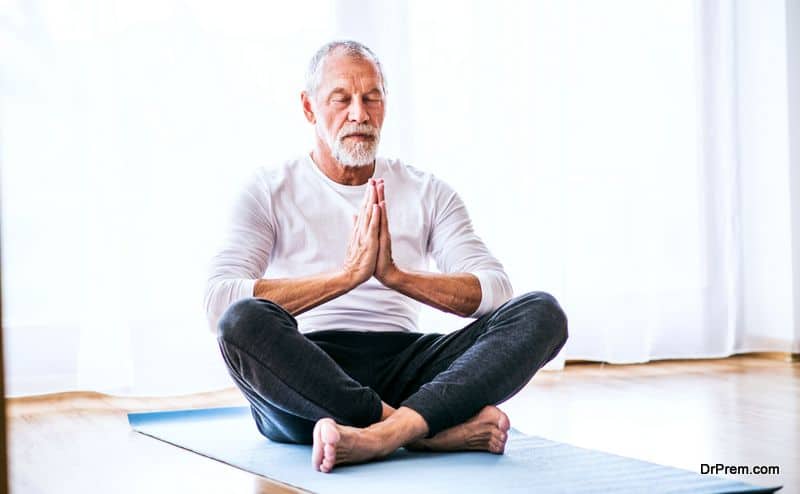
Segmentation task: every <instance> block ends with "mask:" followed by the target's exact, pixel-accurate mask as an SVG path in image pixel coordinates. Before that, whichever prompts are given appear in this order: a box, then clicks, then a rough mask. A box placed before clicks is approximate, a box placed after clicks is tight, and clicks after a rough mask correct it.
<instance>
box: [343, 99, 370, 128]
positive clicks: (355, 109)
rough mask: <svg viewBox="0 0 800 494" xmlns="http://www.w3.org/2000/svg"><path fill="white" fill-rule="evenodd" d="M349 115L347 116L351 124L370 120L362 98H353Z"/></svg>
mask: <svg viewBox="0 0 800 494" xmlns="http://www.w3.org/2000/svg"><path fill="white" fill-rule="evenodd" d="M349 110H350V111H349V113H348V115H347V119H348V120H349V121H351V122H355V123H364V122H366V121H367V120H369V113H367V109H366V107H365V106H364V102H363V101H361V98H353V99H352V100H351V102H350V108H349Z"/></svg>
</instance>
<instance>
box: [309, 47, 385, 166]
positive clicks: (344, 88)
mask: <svg viewBox="0 0 800 494" xmlns="http://www.w3.org/2000/svg"><path fill="white" fill-rule="evenodd" d="M385 97H386V81H385V79H384V77H383V70H382V68H381V64H380V61H378V58H377V57H376V56H375V54H374V53H372V51H371V50H370V49H369V48H367V47H366V46H364V45H362V44H361V43H358V42H356V41H333V42H330V43H328V44H326V45H325V46H323V47H322V48H320V49H319V50H318V51H317V53H316V54H315V55H314V57H313V58H312V59H311V63H310V64H309V67H308V72H307V74H306V87H305V90H304V91H303V93H302V101H303V111H304V113H305V115H306V118H307V119H308V121H309V122H311V123H313V124H314V125H315V127H316V133H317V141H318V142H317V144H318V147H319V148H321V150H322V151H323V152H329V153H330V155H331V156H332V157H333V158H334V159H335V160H336V161H338V162H339V163H341V164H342V165H344V166H347V167H358V166H368V165H371V164H372V162H373V161H374V160H375V155H376V153H377V150H378V142H379V141H380V131H381V126H382V125H383V116H384V110H385Z"/></svg>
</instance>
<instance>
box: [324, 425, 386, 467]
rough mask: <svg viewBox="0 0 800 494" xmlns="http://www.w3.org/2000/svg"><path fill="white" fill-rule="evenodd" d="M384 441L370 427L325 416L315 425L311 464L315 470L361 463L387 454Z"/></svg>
mask: <svg viewBox="0 0 800 494" xmlns="http://www.w3.org/2000/svg"><path fill="white" fill-rule="evenodd" d="M387 454H389V452H386V451H384V448H382V447H381V441H380V439H379V438H378V437H376V435H375V434H371V433H370V431H369V430H367V429H359V428H356V427H348V426H344V425H339V424H337V423H336V422H334V420H333V419H330V418H324V419H320V420H318V421H317V423H316V425H315V426H314V446H313V447H312V450H311V465H312V466H313V467H314V469H315V470H319V471H320V472H324V473H328V472H330V471H331V470H333V467H334V466H335V465H340V464H344V463H361V462H365V461H369V460H374V459H377V458H380V457H382V456H386V455H387Z"/></svg>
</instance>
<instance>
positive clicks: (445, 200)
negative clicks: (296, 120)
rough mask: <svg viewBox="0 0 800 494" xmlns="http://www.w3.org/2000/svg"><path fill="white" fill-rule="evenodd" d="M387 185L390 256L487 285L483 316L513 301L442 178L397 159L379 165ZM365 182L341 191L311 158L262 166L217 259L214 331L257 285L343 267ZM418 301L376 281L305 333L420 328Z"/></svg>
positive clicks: (401, 263) (322, 310) (303, 318)
mask: <svg viewBox="0 0 800 494" xmlns="http://www.w3.org/2000/svg"><path fill="white" fill-rule="evenodd" d="M373 177H374V178H383V179H384V183H385V196H386V208H387V214H388V219H389V232H390V234H391V238H392V258H393V259H394V262H395V264H396V265H397V266H398V267H399V268H401V269H406V270H413V271H428V267H429V260H430V259H431V258H433V260H434V261H435V262H436V266H437V268H438V269H439V270H440V271H441V272H443V273H461V272H467V273H472V274H473V275H475V276H476V277H477V278H478V280H479V281H480V286H481V303H480V305H479V307H478V309H477V310H476V311H475V313H474V314H472V316H471V317H479V316H481V315H483V314H486V313H488V312H490V311H492V310H494V309H495V308H497V307H499V306H500V305H501V304H503V303H504V302H505V301H506V300H508V299H509V298H511V295H512V290H511V284H510V282H509V280H508V276H507V275H506V273H505V272H504V270H503V266H502V265H501V264H500V262H498V261H497V259H495V258H494V257H493V256H492V255H491V253H490V252H489V250H488V249H487V248H486V246H485V245H484V243H483V242H482V241H481V239H480V238H479V237H478V236H477V235H476V234H475V232H474V231H473V228H472V223H471V221H470V219H469V216H468V215H467V210H466V208H465V206H464V203H463V202H462V201H461V199H460V198H459V197H458V195H457V194H456V193H455V192H454V191H453V189H452V188H450V186H448V185H447V184H446V183H444V182H443V181H441V180H439V179H437V178H436V177H434V176H433V175H432V174H430V173H426V172H423V171H420V170H418V169H416V168H414V167H411V166H408V165H405V164H403V163H402V162H400V161H397V160H388V159H384V158H378V159H377V160H376V163H375V172H374V174H373ZM366 187H368V184H364V185H355V186H351V185H342V184H339V183H337V182H334V181H333V180H331V179H330V178H328V177H327V176H326V175H325V174H324V173H323V172H322V171H321V170H320V169H319V168H318V167H317V166H316V165H315V164H314V162H313V161H312V160H311V158H310V156H304V157H301V158H298V159H294V160H291V161H288V162H286V163H284V164H283V165H281V166H280V167H277V168H260V169H258V170H257V171H256V173H255V174H254V176H253V177H252V179H251V180H250V182H249V183H248V185H247V186H246V187H245V188H244V190H243V191H242V192H241V194H240V196H239V198H238V200H237V202H236V205H235V207H234V211H233V216H232V218H231V225H230V228H229V230H228V235H227V238H226V240H225V242H224V245H223V248H222V249H221V251H220V252H219V253H218V254H217V255H216V256H215V257H214V258H213V260H212V262H211V269H210V276H209V279H208V284H207V287H206V294H205V308H206V315H207V317H208V321H209V324H210V325H211V329H212V331H215V330H216V326H217V322H218V320H219V318H220V317H221V316H222V313H223V312H224V311H225V309H226V308H227V307H228V306H230V305H231V304H232V303H234V302H236V301H237V300H240V299H242V298H246V297H252V296H253V290H254V287H255V284H256V280H258V279H259V278H262V277H266V278H295V277H300V276H307V275H316V274H320V273H324V272H333V271H336V270H339V269H341V268H342V266H343V263H344V259H345V254H346V251H347V244H348V240H349V238H350V232H351V230H352V228H353V215H354V214H357V212H358V208H359V206H360V205H361V203H362V202H363V198H364V194H365V191H366ZM419 309H420V303H419V302H417V301H415V300H413V299H411V298H409V297H406V296H405V295H403V294H401V293H399V292H396V291H394V290H391V289H389V288H386V287H385V286H383V285H382V284H381V283H380V282H379V281H378V280H377V279H375V278H374V277H373V278H370V279H369V280H367V281H366V282H364V283H362V284H361V285H359V286H358V287H356V288H354V289H353V290H351V291H349V292H348V293H346V294H344V295H342V296H340V297H337V298H335V299H333V300H330V301H328V302H325V303H324V304H321V305H318V306H317V307H314V308H313V309H310V310H308V311H306V312H304V313H302V314H300V315H299V316H297V321H298V324H299V329H300V331H301V332H304V333H306V332H310V331H317V330H325V329H343V330H360V331H415V330H416V329H417V318H418V314H419Z"/></svg>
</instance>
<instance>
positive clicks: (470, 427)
mask: <svg viewBox="0 0 800 494" xmlns="http://www.w3.org/2000/svg"><path fill="white" fill-rule="evenodd" d="M510 427H511V422H510V421H509V420H508V416H507V415H506V414H505V413H503V411H502V410H500V409H499V408H497V407H496V406H493V405H489V406H486V407H483V409H482V410H481V411H480V412H479V413H478V414H477V415H475V416H474V417H472V418H471V419H469V420H467V421H466V422H464V423H463V424H459V425H456V426H455V427H451V428H449V429H446V430H443V431H442V432H440V433H438V434H436V435H435V436H433V437H431V438H429V439H420V440H418V441H415V442H413V443H410V444H407V445H406V448H407V449H411V450H422V451H464V450H473V451H489V452H490V453H495V454H502V453H503V451H504V450H505V447H506V440H507V439H508V429H509V428H510Z"/></svg>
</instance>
